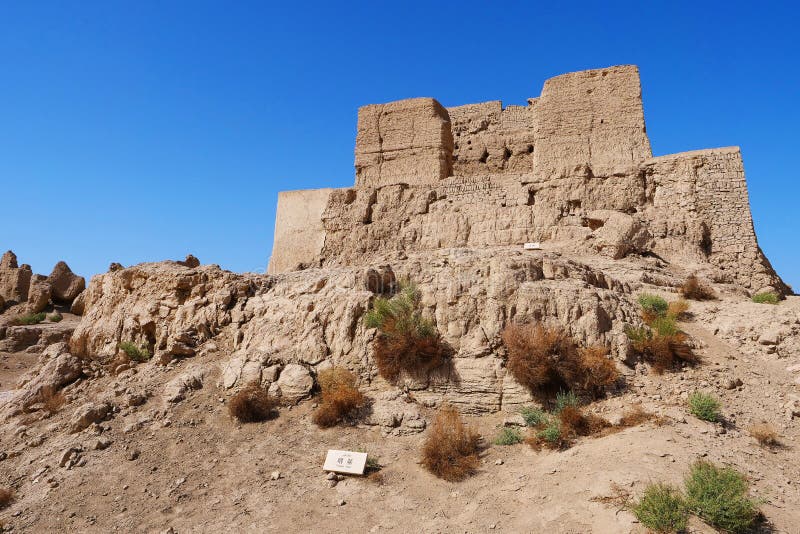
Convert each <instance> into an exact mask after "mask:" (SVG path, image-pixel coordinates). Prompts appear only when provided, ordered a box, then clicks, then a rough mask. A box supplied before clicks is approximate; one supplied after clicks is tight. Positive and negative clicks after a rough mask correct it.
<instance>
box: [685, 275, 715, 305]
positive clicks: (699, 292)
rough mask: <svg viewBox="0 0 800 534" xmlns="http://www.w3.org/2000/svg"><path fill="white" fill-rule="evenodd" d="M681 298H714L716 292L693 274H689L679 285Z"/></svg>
mask: <svg viewBox="0 0 800 534" xmlns="http://www.w3.org/2000/svg"><path fill="white" fill-rule="evenodd" d="M680 291H681V295H682V296H683V298H687V299H692V300H714V299H716V298H717V294H716V293H715V292H714V290H713V289H711V288H710V287H709V286H707V285H706V284H704V283H703V282H701V281H700V279H698V278H697V276H695V275H691V276H690V277H689V278H687V279H686V281H685V282H684V283H683V285H682V286H681V289H680Z"/></svg>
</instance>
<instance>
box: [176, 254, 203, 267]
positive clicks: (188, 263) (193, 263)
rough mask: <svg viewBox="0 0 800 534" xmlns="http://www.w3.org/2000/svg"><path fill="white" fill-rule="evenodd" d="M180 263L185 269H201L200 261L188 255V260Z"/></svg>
mask: <svg viewBox="0 0 800 534" xmlns="http://www.w3.org/2000/svg"><path fill="white" fill-rule="evenodd" d="M178 263H179V264H180V265H183V266H184V267H189V268H190V269H194V268H196V267H200V260H198V259H197V258H195V257H194V256H193V255H191V254H187V255H186V259H185V260H183V261H179V262H178Z"/></svg>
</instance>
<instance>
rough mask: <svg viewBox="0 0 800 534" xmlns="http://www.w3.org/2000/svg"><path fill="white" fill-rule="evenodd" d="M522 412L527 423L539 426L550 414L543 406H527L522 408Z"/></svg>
mask: <svg viewBox="0 0 800 534" xmlns="http://www.w3.org/2000/svg"><path fill="white" fill-rule="evenodd" d="M520 413H521V414H522V418H523V419H524V420H525V424H526V425H528V426H539V425H540V424H542V423H543V422H544V421H545V420H547V417H548V414H547V412H545V411H544V410H542V409H541V408H531V407H529V406H526V407H525V408H523V409H522V410H520Z"/></svg>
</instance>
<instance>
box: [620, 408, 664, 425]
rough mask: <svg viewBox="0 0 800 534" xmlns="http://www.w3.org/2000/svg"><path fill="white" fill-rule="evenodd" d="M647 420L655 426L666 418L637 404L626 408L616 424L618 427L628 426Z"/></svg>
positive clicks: (662, 423)
mask: <svg viewBox="0 0 800 534" xmlns="http://www.w3.org/2000/svg"><path fill="white" fill-rule="evenodd" d="M649 421H652V422H653V423H655V425H656V426H662V425H664V424H665V423H666V422H667V420H666V418H664V417H662V416H660V415H655V414H653V413H650V412H648V411H646V410H645V409H644V408H642V407H641V406H640V405H638V404H637V405H635V406H632V407H630V408H628V409H627V410H625V411H624V412H623V413H622V417H621V418H620V420H619V424H617V425H616V426H617V428H620V429H622V428H629V427H632V426H638V425H641V424H644V423H647V422H649Z"/></svg>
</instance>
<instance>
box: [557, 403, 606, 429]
mask: <svg viewBox="0 0 800 534" xmlns="http://www.w3.org/2000/svg"><path fill="white" fill-rule="evenodd" d="M558 419H559V420H560V421H561V432H562V434H565V435H566V436H567V437H577V436H592V435H594V434H599V433H600V432H602V431H603V430H605V429H606V428H609V427H610V426H611V423H609V422H608V421H606V420H605V419H603V418H602V417H599V416H597V415H594V414H586V413H583V411H581V409H580V408H577V407H575V406H567V407H566V408H564V409H563V410H561V411H560V412H559V414H558Z"/></svg>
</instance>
